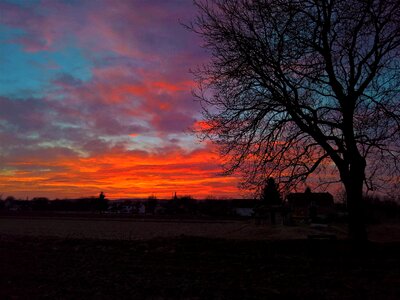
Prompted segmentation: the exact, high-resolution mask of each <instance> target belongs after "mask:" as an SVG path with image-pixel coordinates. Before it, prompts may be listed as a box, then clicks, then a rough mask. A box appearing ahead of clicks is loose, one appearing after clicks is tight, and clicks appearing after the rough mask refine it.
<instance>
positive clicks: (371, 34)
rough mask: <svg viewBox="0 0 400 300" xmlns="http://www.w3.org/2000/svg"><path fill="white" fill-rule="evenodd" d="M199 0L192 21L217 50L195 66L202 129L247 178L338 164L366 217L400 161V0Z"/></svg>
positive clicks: (293, 178)
mask: <svg viewBox="0 0 400 300" xmlns="http://www.w3.org/2000/svg"><path fill="white" fill-rule="evenodd" d="M195 5H196V6H197V8H198V15H197V18H196V19H195V20H194V22H193V23H192V24H190V25H189V28H190V29H191V30H193V31H194V32H196V33H197V34H199V35H200V36H201V37H202V38H203V41H204V45H203V46H204V47H205V48H206V49H208V50H209V51H210V53H211V59H210V62H209V63H208V64H207V65H205V66H203V67H200V68H199V69H198V70H197V72H195V74H196V78H197V80H198V83H199V89H198V91H197V92H196V96H197V98H198V99H199V100H200V102H201V104H202V105H203V109H204V110H203V116H204V120H205V122H206V124H207V126H204V127H203V128H202V129H201V135H202V137H203V138H209V139H211V140H212V141H214V142H215V143H216V144H218V145H219V146H220V150H221V154H222V155H223V156H224V157H225V158H226V165H225V167H226V171H227V172H233V171H235V170H241V171H242V172H244V174H245V176H244V179H245V184H246V185H247V186H251V185H260V184H262V183H263V182H265V180H266V178H268V177H271V176H272V177H275V178H278V179H279V180H280V182H281V183H282V184H284V185H286V186H289V187H290V186H293V185H296V184H298V183H299V182H301V181H304V180H305V179H306V178H307V177H308V176H309V175H310V174H311V173H313V172H315V171H318V170H320V169H321V167H324V168H327V169H335V170H337V174H338V178H339V179H340V181H341V182H342V183H343V184H344V186H345V189H346V192H347V197H348V200H349V212H351V213H352V214H355V215H357V216H358V217H357V218H356V219H358V220H360V216H359V211H360V203H361V202H360V201H361V197H362V191H363V187H364V188H365V187H368V188H374V186H373V183H374V181H373V180H372V179H373V178H376V173H377V172H378V170H380V172H383V171H382V170H385V171H386V173H385V174H386V175H387V176H385V179H392V180H393V179H395V177H394V176H395V174H398V173H396V172H398V170H399V165H398V158H399V157H400V138H399V137H400V99H399V89H400V72H399V71H400V69H399V68H400V2H399V1H395V0H392V1H391V0H387V1H385V0H370V1H365V0H323V1H322V0H294V1H293V0H210V1H195ZM382 165H384V166H385V168H380V169H379V167H381V166H382ZM398 178H399V177H397V180H398ZM353 206H354V207H353ZM357 211H358V212H357ZM358 223H360V222H358ZM361 227H362V226H361ZM361 227H360V228H361ZM360 228H359V232H360V231H361V229H360Z"/></svg>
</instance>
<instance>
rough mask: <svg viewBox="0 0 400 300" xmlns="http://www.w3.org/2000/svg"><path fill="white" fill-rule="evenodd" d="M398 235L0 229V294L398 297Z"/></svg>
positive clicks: (14, 296) (50, 296) (24, 296)
mask: <svg viewBox="0 0 400 300" xmlns="http://www.w3.org/2000/svg"><path fill="white" fill-rule="evenodd" d="M399 253H400V243H398V242H392V243H370V244H368V245H364V246H363V247H362V248H360V249H356V248H354V247H353V246H352V245H351V244H350V243H349V242H348V241H345V240H337V241H319V240H316V241H309V240H281V241H266V240H264V241H257V240H242V241H238V240H225V239H210V238H204V237H178V238H157V239H154V240H150V241H143V240H142V241H140V240H136V241H126V240H125V241H124V240H90V239H89V240H82V239H70V238H54V237H53V238H49V237H48V238H45V237H32V236H31V237H24V236H7V235H4V234H3V235H0V299H37V298H47V299H275V298H289V299H400V263H399Z"/></svg>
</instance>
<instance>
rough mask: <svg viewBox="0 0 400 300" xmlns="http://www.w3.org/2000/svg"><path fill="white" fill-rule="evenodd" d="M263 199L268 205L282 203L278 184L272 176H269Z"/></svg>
mask: <svg viewBox="0 0 400 300" xmlns="http://www.w3.org/2000/svg"><path fill="white" fill-rule="evenodd" d="M261 201H262V202H263V203H264V204H265V205H268V206H271V205H280V204H282V202H281V196H280V194H279V190H278V186H277V185H276V183H275V180H274V179H273V178H272V177H271V178H268V180H267V183H266V184H265V186H264V189H263V192H262V194H261Z"/></svg>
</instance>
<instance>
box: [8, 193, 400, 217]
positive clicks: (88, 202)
mask: <svg viewBox="0 0 400 300" xmlns="http://www.w3.org/2000/svg"><path fill="white" fill-rule="evenodd" d="M365 202H366V211H365V214H366V216H367V218H368V219H369V221H370V222H374V221H375V220H379V219H381V218H382V217H390V218H392V217H394V218H397V217H400V206H399V205H398V203H397V202H395V201H393V200H391V199H386V198H380V197H365ZM258 205H260V200H253V199H231V200H220V199H207V200H196V199H194V198H193V197H191V196H182V197H176V196H175V197H173V198H172V199H157V198H156V197H149V198H148V199H141V200H140V199H137V200H136V199H135V200H132V199H129V200H108V199H106V198H104V197H87V198H79V199H55V200H49V199H48V198H44V197H39V198H33V199H30V200H22V199H16V198H14V197H12V196H9V197H7V198H5V199H0V211H49V212H50V211H61V212H62V211H65V212H99V213H105V214H139V215H177V214H180V215H183V214H184V215H204V216H251V214H252V212H251V210H252V209H253V208H255V207H257V206H258ZM335 207H336V211H337V212H341V211H342V212H345V211H346V205H345V204H344V203H336V204H335Z"/></svg>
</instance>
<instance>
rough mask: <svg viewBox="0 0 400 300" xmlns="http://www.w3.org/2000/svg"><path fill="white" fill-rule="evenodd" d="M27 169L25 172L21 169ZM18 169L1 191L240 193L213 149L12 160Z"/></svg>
mask: <svg viewBox="0 0 400 300" xmlns="http://www.w3.org/2000/svg"><path fill="white" fill-rule="evenodd" d="M22 165H23V166H24V167H26V168H25V169H24V170H23V171H21V170H18V169H17V168H18V167H21V166H22ZM8 168H10V169H13V168H15V169H14V171H12V172H11V171H10V172H8V173H5V174H4V173H3V174H0V182H1V183H0V189H1V190H2V192H3V193H5V194H10V195H15V196H18V197H24V198H25V197H26V196H29V197H34V196H47V197H50V198H57V197H58V198H62V197H81V196H91V195H97V194H98V193H99V192H100V191H104V192H105V193H106V194H107V196H108V197H110V198H121V197H147V196H149V195H152V194H154V195H156V196H157V197H159V198H169V197H170V196H171V195H172V193H174V192H177V193H178V194H181V195H183V194H190V195H192V196H194V197H197V198H205V197H207V196H210V195H214V196H219V197H221V196H225V197H239V196H240V192H239V190H238V189H237V183H238V179H237V178H236V177H233V176H231V177H221V176H220V175H219V173H220V171H221V169H220V166H219V164H218V157H217V156H216V155H215V154H214V153H212V151H210V149H199V150H194V151H191V152H185V151H183V150H182V149H179V148H177V149H172V150H167V151H166V152H164V153H163V152H162V151H161V152H159V153H148V152H145V151H120V150H115V151H111V152H108V153H105V154H102V155H95V156H91V157H87V158H78V159H75V160H71V159H60V158H57V159H54V160H52V161H42V160H36V161H32V162H30V163H25V164H22V163H21V162H15V163H11V162H10V163H9V164H8Z"/></svg>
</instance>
